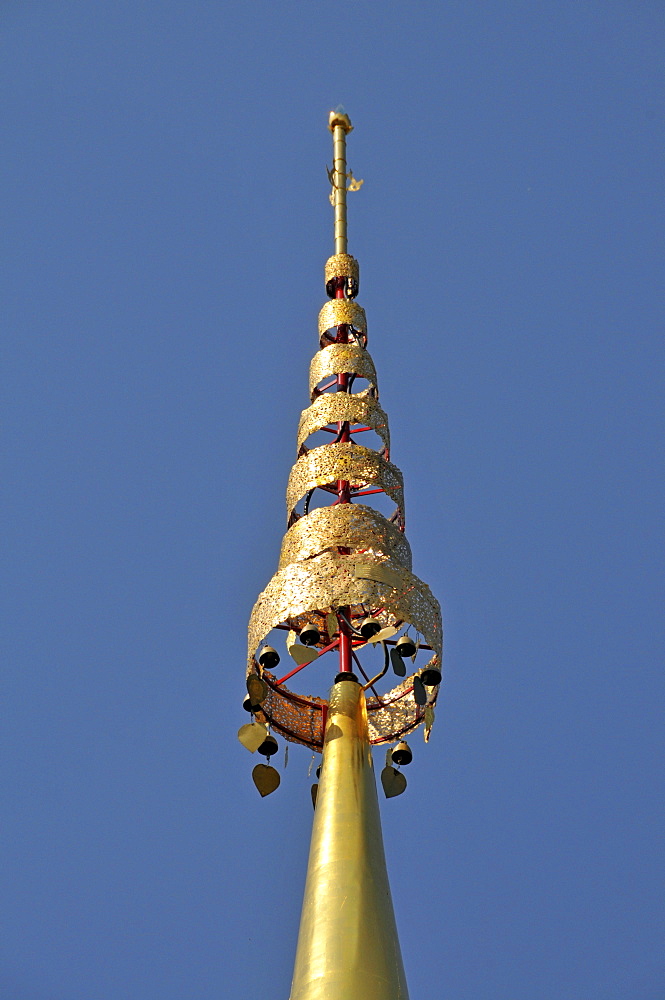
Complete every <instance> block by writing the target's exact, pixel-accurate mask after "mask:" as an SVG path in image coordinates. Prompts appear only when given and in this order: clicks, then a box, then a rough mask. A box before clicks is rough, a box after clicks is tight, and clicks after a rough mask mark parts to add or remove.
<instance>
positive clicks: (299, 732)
mask: <svg viewBox="0 0 665 1000" xmlns="http://www.w3.org/2000/svg"><path fill="white" fill-rule="evenodd" d="M362 565H363V570H362V573H363V575H362V576H359V575H358V573H359V572H360V571H359V563H358V558H357V557H354V556H345V555H339V554H338V553H332V552H324V553H322V554H321V555H319V556H315V557H314V558H312V559H305V560H302V561H300V562H296V563H290V564H289V565H288V566H285V567H284V569H282V570H280V571H279V572H277V573H276V574H275V576H274V577H273V578H272V580H271V581H270V583H269V584H268V586H267V587H266V589H265V590H264V591H263V592H262V593H261V594H260V595H259V598H258V600H257V602H256V604H255V605H254V608H253V610H252V614H251V617H250V621H249V629H248V657H247V672H248V673H252V672H255V671H256V670H257V666H256V661H255V659H254V654H255V651H256V649H257V648H258V646H259V643H260V642H261V641H262V640H263V639H264V638H265V637H266V636H267V635H268V633H269V632H270V631H271V629H273V628H274V627H275V626H276V625H280V624H283V623H285V622H288V623H292V622H293V620H294V619H296V620H297V619H298V617H299V616H301V615H304V614H307V613H308V612H320V613H323V614H325V613H329V612H332V611H334V610H335V609H337V608H338V607H349V606H351V607H353V606H356V607H358V606H359V605H361V604H364V605H368V606H370V607H375V608H379V607H380V608H382V609H383V611H382V613H381V620H382V621H383V622H389V621H395V622H409V623H410V624H411V625H413V626H414V628H416V629H417V630H418V632H420V633H421V635H422V636H423V637H424V639H425V641H426V643H427V644H428V645H429V646H431V647H432V649H433V650H434V653H433V656H432V658H431V659H430V661H429V662H428V664H427V666H428V667H432V666H434V665H438V664H440V662H441V651H442V644H443V637H442V631H441V611H440V608H439V605H438V602H437V601H436V599H435V598H434V597H433V595H432V593H431V591H430V589H429V587H428V586H427V585H426V584H425V583H423V582H422V581H421V580H419V579H418V577H416V576H414V575H413V573H411V572H410V571H409V570H408V569H406V568H405V567H404V566H400V565H398V564H397V563H396V562H394V561H392V560H387V559H385V558H383V559H381V558H376V557H370V555H369V554H365V555H364V556H363V557H362ZM372 566H374V569H375V575H376V577H377V578H378V577H380V576H385V577H386V578H388V579H389V580H390V582H385V580H379V579H376V580H372V579H368V576H369V575H370V573H371V572H372V569H371V567H372ZM268 680H269V681H270V680H271V678H268ZM409 682H410V684H411V685H412V683H413V677H411V678H407V680H405V681H403V682H402V683H401V684H400V685H398V687H397V688H395V689H394V690H393V691H391V692H390V693H389V694H387V695H384V696H383V697H382V703H383V704H385V705H388V704H390V707H389V708H386V709H380V706H377V705H375V706H373V708H374V710H375V712H376V714H374V712H373V713H372V726H373V729H374V732H373V733H371V735H370V738H371V739H372V742H373V743H381V742H384V741H387V740H391V739H393V738H394V735H395V733H396V732H407V731H408V730H409V729H412V728H414V727H415V726H417V725H418V724H419V723H420V722H422V718H423V716H422V712H421V710H420V708H419V706H418V705H416V703H415V701H414V699H413V694H412V693H406V692H408V688H409V686H410V684H409ZM395 699H397V700H395ZM393 701H394V703H393ZM309 702H310V699H306V698H303V699H299V700H296V701H295V702H294V700H293V696H290V695H289V693H288V692H286V691H285V692H284V695H283V696H282V694H281V693H280V689H279V688H274V687H271V694H270V695H269V698H268V699H267V700H266V702H265V703H264V705H263V706H262V707H263V708H264V711H265V712H266V715H267V716H268V717H269V718H270V720H271V721H274V722H275V723H276V725H277V727H278V728H280V729H281V730H282V731H283V732H284V735H285V736H286V737H287V739H290V740H293V741H294V742H296V743H305V744H306V745H308V746H311V745H312V725H313V715H312V712H313V711H314V710H315V708H317V709H318V710H319V711H320V707H319V706H320V702H318V700H317V702H318V704H317V705H316V706H314V705H310V704H309ZM369 708H370V705H369V704H368V709H369ZM301 716H302V717H301Z"/></svg>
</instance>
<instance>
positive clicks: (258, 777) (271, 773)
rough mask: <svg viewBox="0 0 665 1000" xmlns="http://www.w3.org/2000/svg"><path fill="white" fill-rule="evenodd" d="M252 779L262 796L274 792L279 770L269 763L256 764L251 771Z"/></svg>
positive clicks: (278, 779)
mask: <svg viewBox="0 0 665 1000" xmlns="http://www.w3.org/2000/svg"><path fill="white" fill-rule="evenodd" d="M252 781H253V782H254V784H255V785H256V787H257V788H258V790H259V792H260V793H261V797H262V798H263V797H264V796H266V795H270V793H271V792H274V791H275V789H276V788H279V782H280V777H279V772H278V771H276V770H275V768H274V767H271V766H270V764H257V765H256V767H255V768H254V770H253V771H252Z"/></svg>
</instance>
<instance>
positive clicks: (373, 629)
mask: <svg viewBox="0 0 665 1000" xmlns="http://www.w3.org/2000/svg"><path fill="white" fill-rule="evenodd" d="M358 631H359V632H360V634H361V636H362V637H363V639H365V640H367V641H368V642H369V641H370V640H371V639H372V637H373V636H375V635H377V633H379V632H380V631H381V623H380V622H378V621H377V620H376V618H372V617H370V616H368V617H367V618H364V619H363V620H362V621H361V623H360V625H359V626H358Z"/></svg>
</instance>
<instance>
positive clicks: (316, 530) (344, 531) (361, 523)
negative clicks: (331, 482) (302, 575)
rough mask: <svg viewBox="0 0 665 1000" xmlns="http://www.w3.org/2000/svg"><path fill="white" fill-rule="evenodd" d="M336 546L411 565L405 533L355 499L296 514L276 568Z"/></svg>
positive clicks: (408, 567)
mask: <svg viewBox="0 0 665 1000" xmlns="http://www.w3.org/2000/svg"><path fill="white" fill-rule="evenodd" d="M336 548H347V549H349V551H350V552H351V553H354V554H355V553H359V552H363V551H369V552H373V553H376V554H381V555H385V556H386V557H388V558H390V559H392V560H394V561H396V562H398V563H400V564H401V565H402V566H405V567H406V569H409V570H410V569H411V546H410V545H409V543H408V540H407V538H406V536H405V535H404V534H403V533H402V532H401V531H400V530H399V528H397V527H396V526H395V525H394V524H393V523H392V522H391V521H388V520H386V518H385V517H383V515H382V514H379V513H377V511H375V510H372V508H371V507H365V506H363V505H362V504H356V503H345V504H337V506H335V507H319V508H318V509H317V510H313V511H312V512H311V513H309V514H307V516H306V517H301V518H299V519H298V520H297V521H296V522H295V524H294V525H293V526H292V527H291V528H289V530H288V531H287V533H286V534H285V536H284V540H283V542H282V551H281V555H280V559H279V568H280V569H283V568H284V567H285V566H288V565H289V563H293V562H297V561H298V560H299V559H311V557H312V556H318V555H320V553H321V552H325V551H326V550H332V549H336Z"/></svg>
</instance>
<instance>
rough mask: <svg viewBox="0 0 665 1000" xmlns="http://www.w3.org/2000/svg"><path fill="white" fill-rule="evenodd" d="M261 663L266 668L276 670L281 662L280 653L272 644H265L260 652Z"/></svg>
mask: <svg viewBox="0 0 665 1000" xmlns="http://www.w3.org/2000/svg"><path fill="white" fill-rule="evenodd" d="M259 663H260V664H261V666H262V667H264V668H265V669H266V670H274V668H275V667H276V666H277V664H278V663H279V653H278V652H277V650H276V649H273V648H272V646H264V647H263V649H262V650H261V652H260V654H259Z"/></svg>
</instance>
